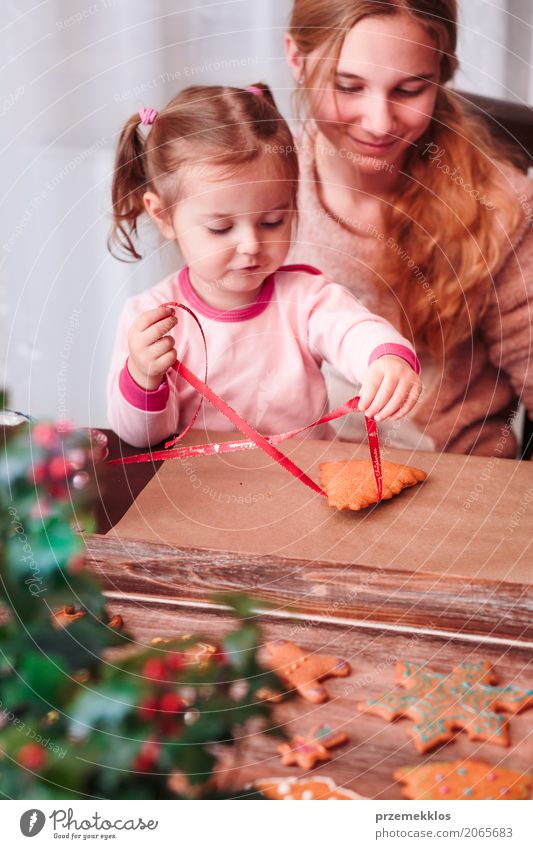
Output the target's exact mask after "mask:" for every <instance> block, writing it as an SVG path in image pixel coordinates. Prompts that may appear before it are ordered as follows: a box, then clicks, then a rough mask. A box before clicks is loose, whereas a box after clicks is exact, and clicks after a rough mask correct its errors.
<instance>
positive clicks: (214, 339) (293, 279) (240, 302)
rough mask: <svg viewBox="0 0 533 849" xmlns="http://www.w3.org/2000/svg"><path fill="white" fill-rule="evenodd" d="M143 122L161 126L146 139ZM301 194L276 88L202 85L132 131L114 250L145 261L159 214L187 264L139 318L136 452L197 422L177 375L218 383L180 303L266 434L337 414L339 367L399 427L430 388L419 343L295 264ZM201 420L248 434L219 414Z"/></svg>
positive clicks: (128, 418) (123, 376)
mask: <svg viewBox="0 0 533 849" xmlns="http://www.w3.org/2000/svg"><path fill="white" fill-rule="evenodd" d="M140 124H144V125H147V126H149V127H150V129H149V130H147V136H146V138H145V137H144V136H143V131H144V129H145V128H144V127H143V128H141V127H140ZM297 188H298V157H297V153H296V149H295V146H294V141H293V139H292V136H291V133H290V130H289V128H288V126H287V124H286V122H285V121H284V119H283V118H282V116H281V115H280V113H279V112H278V110H277V108H276V106H275V103H274V100H273V98H272V95H271V93H270V90H269V89H268V88H267V86H265V85H262V84H259V85H256V86H250V87H249V88H248V89H238V88H229V87H223V86H211V87H194V88H189V89H186V90H185V91H183V92H181V93H180V94H179V95H178V96H177V97H176V98H174V100H172V101H171V102H170V103H169V104H168V106H167V107H166V108H165V109H164V110H163V111H162V112H159V113H156V112H155V110H151V109H145V110H143V111H142V112H141V113H140V116H133V117H132V118H130V119H129V121H128V122H127V123H126V125H125V127H124V129H123V131H122V135H121V137H120V141H119V145H118V151H117V158H116V167H115V173H114V179H113V212H114V226H113V230H112V233H111V237H110V245H111V246H113V245H115V246H117V245H118V246H120V247H121V248H123V249H125V251H126V252H127V253H128V254H129V255H130V256H132V257H133V258H134V259H140V254H139V253H138V251H137V248H136V246H135V241H134V239H135V237H136V235H137V224H138V221H139V218H140V217H141V216H142V215H143V214H144V213H148V215H149V216H150V218H151V219H152V220H153V221H154V222H155V224H156V225H157V227H158V228H159V231H160V232H161V234H162V235H163V237H164V238H166V239H175V240H176V241H177V243H178V246H179V248H180V250H181V253H182V254H183V256H184V258H185V262H186V265H185V267H184V268H182V269H181V271H179V272H177V273H175V274H172V275H171V276H170V277H168V278H166V279H165V280H163V281H162V282H161V283H158V284H157V285H156V286H154V287H153V288H152V289H150V290H149V291H148V292H146V293H144V294H142V295H139V296H137V297H133V298H130V299H129V301H128V302H127V304H126V306H125V308H124V311H123V314H122V317H121V320H120V325H119V330H118V335H117V339H116V344H115V350H114V354H113V360H112V365H111V371H110V375H109V379H108V416H109V421H110V423H111V426H112V427H113V429H114V430H115V431H116V433H117V434H118V435H119V436H120V438H121V439H123V440H124V441H125V442H128V443H130V444H131V445H134V446H137V447H143V446H147V445H153V444H155V443H158V442H161V441H162V440H163V439H165V438H166V437H169V436H170V435H172V434H174V433H176V432H177V431H178V430H180V429H183V428H184V427H185V426H186V425H187V424H188V423H189V421H190V420H191V418H192V416H193V414H194V411H195V409H196V406H197V403H198V395H197V393H196V391H195V390H194V389H193V388H192V387H191V386H190V385H189V384H188V383H187V382H186V381H185V380H183V378H181V377H179V376H178V375H177V373H176V371H175V369H173V368H172V366H173V365H174V363H175V362H176V359H177V358H178V357H179V359H180V360H182V361H183V362H184V364H185V365H186V366H187V367H188V368H189V370H190V371H192V372H193V373H195V374H196V375H198V376H201V377H202V376H203V373H204V365H205V364H204V348H203V345H202V339H201V336H200V332H199V329H198V327H197V325H196V323H195V322H194V320H193V319H192V318H191V316H189V315H188V314H187V313H185V312H184V311H183V310H174V309H172V308H169V307H167V306H165V304H166V303H167V302H179V303H183V304H185V305H186V306H187V307H189V308H190V309H191V310H192V311H193V312H194V313H195V314H196V316H198V318H199V320H200V322H201V325H202V327H203V330H204V332H205V336H206V340H207V348H208V356H209V376H208V383H209V385H210V386H211V388H212V389H213V390H214V391H215V392H216V393H217V394H219V395H221V396H222V397H223V398H224V400H225V401H227V402H228V403H229V404H230V405H231V406H232V407H233V408H234V409H236V410H237V411H238V412H239V413H240V415H241V416H243V417H244V418H245V419H246V420H247V421H248V422H249V423H250V424H252V425H253V426H254V427H256V428H257V429H259V430H260V431H261V432H262V433H263V434H265V435H271V434H274V433H279V432H284V431H287V430H291V429H293V428H296V427H300V426H303V425H305V424H308V423H309V422H311V421H314V420H315V419H317V418H319V417H320V416H321V415H322V414H323V413H324V411H325V410H326V409H327V396H326V389H325V384H324V380H323V378H322V374H321V371H320V367H321V364H322V362H323V361H326V362H328V363H331V364H333V365H334V366H335V368H336V369H338V370H339V371H340V372H341V373H342V374H343V375H345V376H346V378H347V379H348V380H350V381H352V382H361V383H362V390H361V393H360V394H361V401H360V410H361V411H362V412H365V413H366V415H368V416H369V417H370V416H374V417H375V418H376V419H377V420H381V419H384V418H387V417H391V418H399V417H401V416H404V415H405V414H406V413H407V412H409V410H410V409H411V408H412V407H413V405H414V404H415V402H416V400H417V398H418V396H419V394H420V391H421V381H420V378H419V377H418V373H419V364H418V360H417V358H416V355H415V353H414V351H413V348H412V346H411V345H410V343H409V342H408V341H407V339H405V338H403V337H402V336H401V335H400V334H399V333H398V332H397V331H396V330H394V328H393V327H392V325H390V324H389V323H388V322H387V321H386V320H385V319H383V318H380V317H378V316H377V315H374V314H372V313H370V312H369V311H368V310H367V309H366V308H365V307H363V306H362V305H361V303H360V302H359V301H357V300H356V299H355V297H354V296H353V295H351V294H350V293H349V292H347V291H346V289H344V288H343V287H341V286H338V285H337V284H335V283H331V282H329V281H328V280H326V279H325V278H324V277H323V276H322V274H321V273H320V272H319V271H317V270H316V269H314V268H311V267H308V266H302V265H298V266H289V267H286V268H284V267H283V262H284V260H285V257H286V256H287V253H288V251H289V248H290V244H291V232H292V228H293V225H294V223H295V217H296V213H295V209H296V193H297ZM303 258H305V255H304V257H303ZM346 400H347V399H346ZM199 424H201V425H203V426H205V428H208V429H210V430H225V431H228V430H231V429H232V427H233V426H232V425H231V424H230V422H229V421H228V420H227V419H226V418H224V417H223V416H222V414H221V413H219V412H218V411H217V410H216V409H214V408H213V407H211V406H210V405H208V404H207V403H204V406H203V413H202V416H201V417H200V419H199ZM327 434H328V431H327V430H326V429H323V430H320V432H318V433H314V436H317V438H318V437H323V436H325V435H327Z"/></svg>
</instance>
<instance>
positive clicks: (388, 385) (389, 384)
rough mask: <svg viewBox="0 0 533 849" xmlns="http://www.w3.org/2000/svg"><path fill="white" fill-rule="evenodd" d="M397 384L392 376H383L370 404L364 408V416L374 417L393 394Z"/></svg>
mask: <svg viewBox="0 0 533 849" xmlns="http://www.w3.org/2000/svg"><path fill="white" fill-rule="evenodd" d="M397 385H398V384H397V381H396V380H395V379H394V378H391V377H385V378H384V379H383V381H382V383H381V386H380V387H379V389H378V391H377V393H376V394H375V395H374V398H373V399H372V402H371V404H370V405H369V406H368V407H367V409H366V410H365V416H367V417H368V418H369V419H371V418H376V416H377V415H378V414H379V413H380V412H381V410H382V409H383V408H384V407H385V405H386V404H388V402H389V401H390V399H391V397H392V396H393V395H394V392H395V390H396V387H397Z"/></svg>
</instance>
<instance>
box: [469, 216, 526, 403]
mask: <svg viewBox="0 0 533 849" xmlns="http://www.w3.org/2000/svg"><path fill="white" fill-rule="evenodd" d="M481 328H482V332H483V336H484V339H485V342H486V345H487V348H488V354H489V358H490V361H491V362H492V364H493V365H494V366H495V367H496V368H498V369H502V370H503V371H504V372H505V373H506V375H507V376H508V378H509V381H510V382H511V385H512V387H513V389H514V391H515V392H516V394H517V395H518V397H519V398H520V399H521V401H522V403H523V404H524V406H525V407H526V409H527V412H528V415H529V416H530V417H533V368H532V365H533V229H532V228H531V227H530V226H528V228H527V229H526V231H525V233H524V234H523V236H522V238H521V240H520V241H519V242H518V244H516V245H515V246H514V249H513V250H512V251H511V253H510V255H509V257H508V259H507V261H506V262H505V264H504V266H503V267H502V269H501V270H500V271H499V272H498V274H497V276H496V279H495V281H494V288H493V295H492V299H491V303H490V305H489V308H488V309H487V311H486V312H485V314H484V316H483V319H482V322H481Z"/></svg>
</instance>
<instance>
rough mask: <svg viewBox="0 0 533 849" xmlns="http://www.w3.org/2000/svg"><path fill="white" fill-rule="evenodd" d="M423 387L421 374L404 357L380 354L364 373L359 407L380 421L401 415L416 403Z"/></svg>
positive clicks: (398, 417)
mask: <svg viewBox="0 0 533 849" xmlns="http://www.w3.org/2000/svg"><path fill="white" fill-rule="evenodd" d="M422 388H423V386H422V381H421V380H420V378H419V376H418V375H417V374H416V373H415V372H414V371H413V369H412V368H411V366H410V365H408V363H406V362H405V360H402V358H401V357H395V356H393V355H390V356H386V357H380V358H379V359H378V360H375V361H374V362H373V363H372V364H371V365H370V366H369V367H368V371H367V372H366V374H365V376H364V379H363V384H362V386H361V394H360V400H359V410H360V411H361V412H362V413H364V414H365V416H368V418H374V419H375V420H376V421H377V422H380V421H383V419H388V418H390V419H401V417H402V416H405V415H406V414H407V413H408V412H409V411H410V410H411V409H412V408H413V407H414V405H415V404H416V402H417V401H418V399H419V398H420V395H421V394H422Z"/></svg>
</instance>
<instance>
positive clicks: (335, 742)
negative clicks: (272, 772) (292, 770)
mask: <svg viewBox="0 0 533 849" xmlns="http://www.w3.org/2000/svg"><path fill="white" fill-rule="evenodd" d="M347 740H348V735H347V734H346V733H345V732H344V731H333V730H332V729H331V728H330V727H329V726H328V725H315V727H314V728H312V729H311V731H310V733H309V735H308V736H307V737H299V736H297V737H293V738H292V740H291V741H290V743H282V744H281V745H280V746H278V752H279V753H280V755H281V763H282V764H283V766H293V765H295V764H296V765H297V766H301V767H302V769H313V767H314V766H316V765H317V763H319V762H321V761H329V760H330V758H331V755H330V753H329V749H334V748H335V747H336V746H342V744H343V743H346V742H347Z"/></svg>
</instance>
